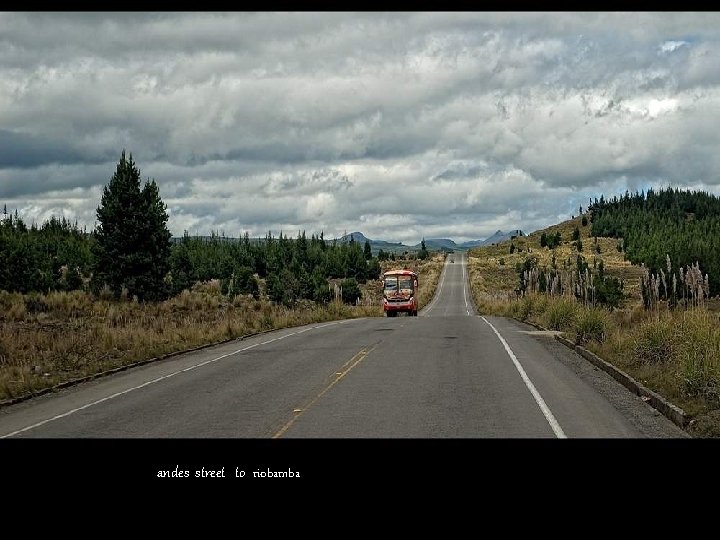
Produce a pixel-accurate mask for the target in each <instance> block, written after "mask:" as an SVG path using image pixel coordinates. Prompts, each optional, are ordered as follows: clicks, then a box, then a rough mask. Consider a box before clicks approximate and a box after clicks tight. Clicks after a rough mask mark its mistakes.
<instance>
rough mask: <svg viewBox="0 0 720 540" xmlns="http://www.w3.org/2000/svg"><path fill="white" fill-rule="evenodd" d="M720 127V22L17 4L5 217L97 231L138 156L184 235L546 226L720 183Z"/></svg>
mask: <svg viewBox="0 0 720 540" xmlns="http://www.w3.org/2000/svg"><path fill="white" fill-rule="evenodd" d="M718 126H720V13H619V14H615V13H587V12H582V13H507V14H504V13H484V12H477V13H456V12H455V13H346V12H340V13H291V14H283V13H239V12H233V13H197V12H195V13H177V14H175V13H121V14H112V13H105V12H103V13H45V14H44V13H16V12H13V13H0V204H6V205H7V207H8V209H9V210H14V209H15V208H17V209H18V212H19V213H20V214H21V215H22V216H23V217H24V218H25V219H26V221H33V220H35V221H36V222H38V223H41V222H42V221H44V220H45V219H47V218H49V217H50V216H51V215H56V216H61V215H64V216H66V217H69V218H71V219H73V220H74V219H77V220H78V222H79V223H80V224H82V225H87V227H88V228H92V227H93V226H94V224H95V219H96V218H95V212H96V209H97V206H98V205H99V203H100V196H101V192H102V187H103V186H104V185H105V184H107V183H108V181H109V180H110V177H111V176H112V174H113V172H114V170H115V167H116V165H117V161H118V159H119V157H120V153H121V152H122V150H123V149H126V150H127V151H128V152H131V153H132V155H133V158H134V159H135V161H136V163H137V165H138V167H139V168H140V171H141V173H142V177H143V180H145V179H147V178H154V179H155V180H156V181H157V183H158V185H159V186H160V193H161V196H162V197H163V199H164V201H165V202H166V204H167V206H168V213H169V215H170V219H169V227H170V229H171V231H172V232H173V234H175V235H178V236H179V235H182V233H183V231H184V230H188V231H189V232H190V233H191V234H209V233H210V232H211V231H224V232H225V234H226V235H228V236H239V235H241V234H243V233H244V232H245V231H247V232H249V234H250V235H251V236H264V235H265V234H266V233H267V232H268V231H272V233H273V235H274V236H276V235H277V233H278V232H279V231H280V230H282V231H284V232H285V233H287V234H289V235H290V236H296V235H297V232H298V231H299V230H305V231H306V232H307V234H308V235H310V234H311V233H319V232H320V231H323V232H324V234H325V237H326V238H333V237H336V236H340V235H342V234H343V233H344V232H351V231H362V232H363V233H365V235H366V236H368V237H370V238H375V239H381V240H389V241H402V242H405V243H407V244H414V243H416V242H419V241H420V239H421V238H422V237H425V238H437V237H445V238H453V239H454V240H455V241H457V242H460V241H464V240H473V239H481V238H486V237H487V236H490V235H491V234H492V233H494V232H495V231H496V230H497V229H502V230H508V229H516V228H520V229H523V230H524V231H526V232H531V231H534V230H537V229H539V228H543V227H545V226H547V225H550V224H553V223H557V222H558V221H561V220H564V219H567V218H569V217H570V215H571V214H577V212H578V207H579V206H580V205H582V206H586V205H587V202H588V200H589V198H590V197H593V198H594V197H599V196H600V194H604V195H605V196H606V197H607V196H608V195H613V194H620V193H623V192H624V191H625V190H626V189H629V190H631V191H633V190H635V189H641V188H647V187H649V186H656V187H665V186H677V187H690V188H693V189H703V190H706V191H710V192H712V193H716V194H720V129H718ZM0 209H1V207H0Z"/></svg>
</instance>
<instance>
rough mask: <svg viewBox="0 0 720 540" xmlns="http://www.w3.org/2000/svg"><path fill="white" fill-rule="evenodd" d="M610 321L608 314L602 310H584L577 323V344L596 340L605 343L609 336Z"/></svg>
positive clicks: (580, 313)
mask: <svg viewBox="0 0 720 540" xmlns="http://www.w3.org/2000/svg"><path fill="white" fill-rule="evenodd" d="M609 324H610V319H609V317H608V312H607V311H605V310H604V309H600V308H590V309H582V310H580V312H579V313H578V316H577V319H576V323H575V342H576V343H587V342H589V341H590V340H595V341H597V342H599V343H603V342H604V341H605V339H606V337H607V334H608V327H609Z"/></svg>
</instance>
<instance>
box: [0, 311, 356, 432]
mask: <svg viewBox="0 0 720 540" xmlns="http://www.w3.org/2000/svg"><path fill="white" fill-rule="evenodd" d="M353 320H360V319H348V320H347V321H353ZM347 321H341V322H347ZM333 324H338V323H337V322H333V323H329V324H323V325H320V326H313V327H311V328H307V329H305V330H301V331H299V332H293V333H292V334H286V335H283V336H281V337H278V338H275V339H271V340H268V341H263V342H262V343H255V344H253V345H248V346H247V347H243V348H242V349H238V350H236V351H233V352H229V353H226V354H223V355H221V356H218V357H217V358H212V359H211V360H205V361H203V362H200V363H198V364H194V365H192V366H188V367H186V368H183V369H179V370H177V371H173V372H172V373H168V374H167V375H162V376H161V377H157V378H156V379H152V380H150V381H146V382H144V383H142V384H139V385H137V386H133V387H131V388H127V389H125V390H123V391H122V392H116V393H114V394H111V395H109V396H105V397H103V398H100V399H98V400H95V401H92V402H90V403H86V404H85V405H82V406H80V407H76V408H74V409H71V410H69V411H67V412H64V413H62V414H57V415H55V416H53V417H51V418H47V419H45V420H41V421H40V422H36V423H34V424H32V425H29V426H26V427H24V428H22V429H18V430H15V431H12V432H10V433H6V434H5V435H0V439H7V438H9V437H14V436H15V435H18V434H20V433H23V432H25V431H30V430H31V429H35V428H37V427H40V426H43V425H45V424H48V423H50V422H53V421H55V420H60V419H61V418H65V417H66V416H70V415H71V414H75V413H76V412H79V411H82V410H85V409H87V408H89V407H93V406H95V405H99V404H100V403H103V402H105V401H109V400H111V399H115V398H116V397H119V396H122V395H124V394H128V393H130V392H133V391H134V390H139V389H141V388H144V387H146V386H149V385H151V384H155V383H158V382H160V381H164V380H165V379H169V378H170V377H174V376H175V375H178V374H180V373H184V372H188V371H192V370H194V369H197V368H199V367H202V366H205V365H207V364H212V363H214V362H217V361H219V360H222V359H224V358H227V357H229V356H233V355H236V354H239V353H241V352H245V351H248V350H250V349H254V348H255V347H258V346H259V345H267V344H269V343H272V342H274V341H279V340H281V339H285V338H286V337H288V336H290V335H296V334H300V333H302V332H306V331H307V330H315V329H317V328H325V327H327V326H332V325H333Z"/></svg>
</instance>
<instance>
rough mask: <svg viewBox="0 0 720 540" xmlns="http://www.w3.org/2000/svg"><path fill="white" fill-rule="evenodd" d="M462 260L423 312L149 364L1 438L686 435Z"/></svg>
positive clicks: (34, 410) (52, 398) (0, 424)
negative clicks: (512, 313)
mask: <svg viewBox="0 0 720 540" xmlns="http://www.w3.org/2000/svg"><path fill="white" fill-rule="evenodd" d="M454 260H455V262H454V263H449V262H448V263H446V265H445V269H444V271H443V274H442V276H441V280H440V283H439V285H438V292H437V295H436V297H435V299H434V300H433V302H431V303H430V304H429V305H428V306H426V307H425V308H424V309H423V310H422V311H421V312H420V314H419V315H420V316H419V317H407V316H399V317H395V318H363V319H354V320H346V321H338V322H331V323H324V324H314V325H307V326H303V327H299V328H293V329H285V330H279V331H275V332H271V333H267V334H263V335H260V336H255V337H252V338H249V339H246V340H242V341H236V342H233V343H229V344H225V345H222V346H217V347H213V348H209V349H205V350H202V351H196V352H192V353H188V354H185V355H181V356H177V357H174V358H172V359H167V360H164V361H160V362H156V363H153V364H149V365H146V366H143V367H139V368H135V369H132V370H129V371H126V372H123V373H119V374H116V375H113V376H110V377H106V378H102V379H98V380H95V381H91V382H88V383H83V384H81V385H78V386H75V387H73V388H69V389H66V390H64V391H62V392H58V393H55V394H52V395H46V396H42V397H39V398H36V399H33V400H30V401H27V402H23V403H20V404H17V405H14V406H12V407H6V408H4V409H0V437H45V438H62V437H71V438H106V437H116V438H148V437H153V438H180V437H182V438H216V437H225V438H248V437H249V438H273V437H275V438H277V437H283V438H293V437H303V438H318V437H322V438H328V437H330V438H345V437H349V438H381V437H382V438H385V437H389V438H408V437H419V438H451V437H452V438H497V437H500V438H514V437H521V438H555V437H560V438H562V437H591V438H598V437H632V438H644V437H681V436H683V432H682V431H681V430H679V429H678V428H677V427H675V426H674V425H673V424H672V423H671V422H669V421H668V420H667V419H665V418H664V417H663V416H660V415H659V413H657V412H656V411H654V409H652V408H650V407H649V406H648V405H647V404H645V403H644V402H642V401H641V400H640V399H639V398H637V397H636V396H634V395H632V394H630V393H629V392H628V391H627V390H625V388H623V387H622V386H620V385H619V384H617V383H616V382H615V381H613V380H612V379H611V378H610V377H609V376H607V375H606V374H605V373H603V372H599V371H598V370H596V369H595V368H593V367H592V366H591V365H590V364H589V363H588V362H587V361H585V360H584V359H582V358H580V357H579V356H578V355H577V354H575V353H574V352H572V351H570V350H568V349H566V348H565V347H563V346H562V345H561V344H559V343H558V342H557V341H556V340H554V339H552V337H551V336H548V335H546V334H544V333H542V332H537V331H535V330H534V328H532V327H530V326H528V325H524V324H521V323H518V322H515V321H513V320H509V319H505V318H500V317H490V316H485V317H483V316H479V315H477V314H476V313H475V311H474V309H473V306H472V302H471V300H470V294H469V290H468V285H467V266H466V258H465V256H464V254H462V253H455V254H454ZM421 286H422V284H421Z"/></svg>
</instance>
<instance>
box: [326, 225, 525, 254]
mask: <svg viewBox="0 0 720 540" xmlns="http://www.w3.org/2000/svg"><path fill="white" fill-rule="evenodd" d="M517 236H526V235H525V233H524V232H522V231H521V230H520V229H514V230H512V231H508V232H503V231H500V230H498V231H496V232H495V234H493V235H492V236H490V237H488V238H486V239H484V240H468V241H467V242H462V243H460V244H456V243H455V241H454V240H451V239H450V238H426V239H425V248H426V249H428V250H430V251H441V250H444V251H465V250H467V249H470V248H473V247H478V246H489V245H492V244H499V243H500V242H505V241H506V240H511V239H512V238H514V237H517ZM351 237H352V238H353V240H354V241H355V242H360V243H361V244H363V245H365V241H366V240H367V241H369V242H370V249H371V250H372V252H373V253H376V252H377V251H379V250H380V249H382V250H384V251H394V252H398V251H400V252H403V251H417V250H419V249H420V248H421V243H418V244H415V245H414V246H406V245H404V244H403V243H402V242H386V241H385V240H372V239H370V238H368V237H367V236H365V235H364V234H363V233H361V232H359V231H356V232H352V233H348V234H346V235H343V236H341V237H340V238H339V239H338V241H339V242H349V241H350V238H351Z"/></svg>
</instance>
